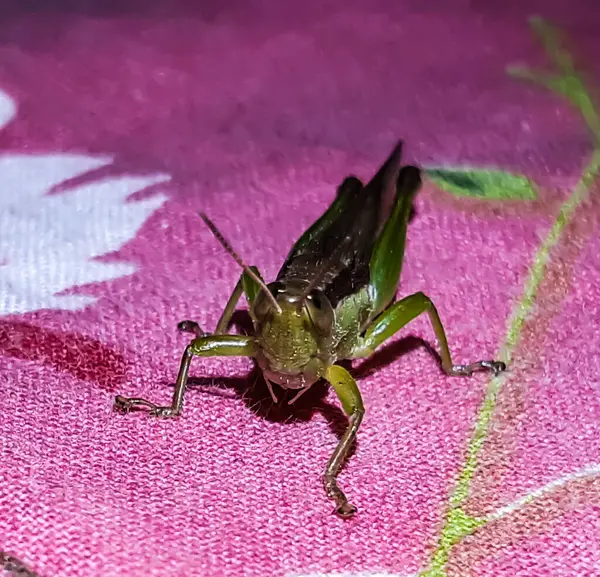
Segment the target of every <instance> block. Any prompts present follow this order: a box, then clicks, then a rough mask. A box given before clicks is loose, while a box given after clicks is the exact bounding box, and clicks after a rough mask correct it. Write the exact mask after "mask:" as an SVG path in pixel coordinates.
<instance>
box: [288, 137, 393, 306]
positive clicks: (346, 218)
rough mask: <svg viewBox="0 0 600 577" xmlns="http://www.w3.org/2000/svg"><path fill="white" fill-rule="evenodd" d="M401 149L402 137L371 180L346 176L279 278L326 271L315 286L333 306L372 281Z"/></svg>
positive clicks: (305, 275) (300, 241) (312, 276)
mask: <svg viewBox="0 0 600 577" xmlns="http://www.w3.org/2000/svg"><path fill="white" fill-rule="evenodd" d="M401 153H402V142H399V143H398V144H397V145H396V147H395V148H394V150H393V151H392V153H391V154H390V156H389V158H388V159H387V160H386V161H385V163H384V164H383V165H382V166H381V168H380V169H379V170H378V171H377V173H376V174H375V176H374V177H373V178H372V179H371V180H370V181H369V183H368V184H367V185H366V186H363V185H362V183H361V182H360V180H359V179H358V178H355V177H353V176H349V177H347V178H346V179H345V180H344V182H343V183H342V184H341V186H340V187H339V188H338V193H337V197H336V199H335V200H334V201H333V203H332V204H331V206H330V207H329V209H328V210H327V211H326V212H325V213H324V214H323V215H322V216H321V218H319V219H318V220H317V221H316V222H315V223H314V224H313V225H312V226H311V227H310V228H309V229H308V230H307V231H306V232H305V233H304V234H303V235H302V237H300V239H299V240H298V241H297V242H296V244H295V245H294V246H293V247H292V250H291V251H290V253H289V254H288V256H287V258H286V261H285V263H284V264H283V266H282V267H281V270H280V271H279V274H278V275H277V280H278V281H284V280H291V279H305V280H308V281H309V282H310V281H312V280H313V279H315V277H316V276H317V275H321V277H322V278H321V279H320V280H319V281H318V282H317V284H316V286H315V287H314V288H318V289H320V290H322V291H323V292H324V293H325V295H326V296H327V298H328V299H329V301H330V302H331V304H332V306H333V307H335V306H336V305H337V303H338V302H339V301H340V300H342V299H343V298H344V297H347V296H349V295H351V294H354V293H355V292H357V291H358V290H360V289H361V288H362V287H364V286H365V285H367V284H368V282H369V261H370V259H371V254H372V252H373V247H374V245H375V241H376V240H377V235H378V233H379V231H380V228H381V225H382V224H383V222H385V220H386V218H387V216H388V214H387V212H389V207H390V206H391V201H392V200H393V195H394V192H395V190H394V189H395V182H396V178H397V176H398V172H399V170H400V157H401ZM332 257H333V258H332ZM332 260H333V262H331V261H332ZM323 267H327V270H326V271H323Z"/></svg>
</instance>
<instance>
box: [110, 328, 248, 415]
mask: <svg viewBox="0 0 600 577" xmlns="http://www.w3.org/2000/svg"><path fill="white" fill-rule="evenodd" d="M255 352H256V345H255V342H254V339H253V338H252V337H245V336H238V335H208V336H205V337H199V338H195V339H194V340H193V341H192V342H191V343H190V344H189V345H188V346H187V347H185V351H184V352H183V357H182V359H181V365H180V367H179V374H178V375H177V381H176V383H175V392H174V393H173V400H172V401H171V404H170V405H168V406H162V405H157V404H155V403H152V402H150V401H147V400H146V399H142V398H139V397H122V396H121V395H118V396H117V397H116V398H115V408H117V409H121V410H123V411H129V410H130V409H132V408H133V407H140V406H142V407H148V408H150V409H151V411H150V414H151V415H153V416H156V417H176V416H177V415H179V414H180V413H181V409H182V406H183V396H184V394H185V389H186V385H187V381H188V376H189V372H190V364H191V362H192V357H194V356H199V357H252V356H254V354H255Z"/></svg>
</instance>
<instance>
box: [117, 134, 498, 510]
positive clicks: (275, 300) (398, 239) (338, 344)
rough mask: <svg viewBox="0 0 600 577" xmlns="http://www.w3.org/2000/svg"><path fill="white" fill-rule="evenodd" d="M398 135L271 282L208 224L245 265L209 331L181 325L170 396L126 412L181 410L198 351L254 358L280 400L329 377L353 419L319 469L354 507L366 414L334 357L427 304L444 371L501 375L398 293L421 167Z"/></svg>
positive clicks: (348, 181)
mask: <svg viewBox="0 0 600 577" xmlns="http://www.w3.org/2000/svg"><path fill="white" fill-rule="evenodd" d="M401 152H402V141H400V142H398V143H397V145H396V146H395V148H394V149H393V151H392V153H391V154H390V156H389V158H388V159H387V160H386V161H385V163H384V164H383V165H382V166H381V167H380V169H379V170H378V171H377V173H376V174H375V175H374V176H373V178H372V179H371V180H370V181H369V182H368V183H367V184H366V185H363V183H362V182H361V181H360V180H359V179H358V178H356V177H354V176H348V177H347V178H345V179H344V180H343V182H342V184H341V185H340V186H339V187H338V190H337V194H336V197H335V199H334V200H333V202H332V203H331V205H330V206H329V208H328V209H327V210H326V211H325V212H324V213H323V215H322V216H321V217H320V218H319V219H318V220H317V221H316V222H315V223H314V224H313V225H312V226H310V227H309V228H308V230H307V231H306V232H305V233H304V234H303V235H302V236H301V237H300V239H299V240H298V241H297V242H296V244H295V245H294V246H293V247H292V249H291V251H290V252H289V254H288V256H287V258H286V260H285V263H284V264H283V266H282V267H281V270H280V271H279V274H278V275H277V278H276V280H275V281H274V282H271V283H269V284H265V282H264V281H263V279H262V277H261V276H260V273H259V271H258V269H257V268H256V267H250V266H247V265H246V264H244V262H243V261H242V259H241V258H240V257H239V256H238V255H237V253H235V251H234V250H233V248H232V247H231V245H230V244H229V243H228V242H227V240H226V239H225V238H224V237H223V235H222V234H221V233H220V232H219V231H218V229H217V228H216V227H215V225H214V224H213V223H212V222H211V221H210V220H209V219H208V217H206V215H204V214H202V215H201V216H202V218H203V219H204V221H205V223H206V224H207V226H208V227H209V228H210V230H211V231H212V232H213V234H214V235H215V236H216V238H217V239H218V240H219V242H220V243H221V244H222V245H223V247H224V248H225V249H226V250H227V252H228V253H229V254H230V255H231V256H232V257H233V258H234V259H235V260H236V261H237V262H238V264H239V265H240V266H241V267H242V269H243V271H242V273H241V276H240V278H239V280H238V282H237V284H236V286H235V288H234V290H233V293H232V295H231V297H230V298H229V301H228V302H227V304H226V306H225V310H224V311H223V313H222V315H221V318H220V320H219V321H218V323H217V327H216V330H215V332H214V333H213V334H208V333H205V332H203V331H202V329H201V328H200V326H199V325H198V324H197V323H195V322H193V321H182V322H181V323H179V325H178V328H179V330H180V331H184V332H190V333H193V334H194V335H195V338H193V340H192V341H191V342H190V344H189V345H188V346H187V347H186V348H185V351H184V353H183V358H182V360H181V366H180V369H179V374H178V376H177V381H176V384H175V392H174V394H173V399H172V402H171V404H170V405H168V406H160V405H156V404H154V403H152V402H150V401H147V400H146V399H142V398H127V397H122V396H117V398H116V400H115V407H116V408H117V409H121V410H124V411H128V410H129V409H132V408H134V407H141V406H145V407H148V408H149V409H150V412H151V414H152V415H155V416H159V417H174V416H177V415H179V414H180V413H181V411H182V405H183V397H184V393H185V389H186V383H187V381H188V374H189V370H190V363H191V360H192V358H193V357H194V356H200V357H217V356H244V357H253V358H254V359H255V360H256V362H257V363H258V365H259V367H260V368H261V370H262V373H263V375H264V377H265V381H266V383H267V386H268V388H269V392H270V394H271V396H272V398H273V401H274V402H277V397H276V395H275V391H274V389H273V384H275V385H278V386H279V387H282V388H283V389H293V390H295V391H297V394H296V395H295V396H294V397H293V398H292V400H291V401H290V403H293V402H294V401H295V400H296V399H297V398H298V397H299V396H300V395H302V394H304V393H305V392H306V391H307V390H308V389H309V388H310V387H311V386H312V385H313V384H314V383H315V382H317V381H318V380H319V379H321V378H324V379H325V380H326V381H328V382H329V383H330V385H331V386H332V388H333V389H334V391H335V393H336V394H337V397H338V399H339V401H340V403H341V405H342V408H343V410H344V412H345V413H346V415H347V416H348V426H347V428H346V430H345V432H344V434H343V436H342V437H341V439H340V441H339V443H338V445H337V447H336V449H335V451H334V452H333V454H332V455H331V458H330V459H329V461H328V463H327V466H326V468H325V472H324V475H323V483H324V488H325V491H326V494H327V496H328V497H329V498H330V499H332V500H333V501H334V502H335V505H336V509H335V511H336V513H337V514H338V515H339V516H340V517H342V518H350V517H352V516H353V515H354V514H355V512H356V510H357V509H356V507H354V506H353V505H352V504H350V502H349V501H348V499H347V498H346V495H345V494H344V492H343V491H342V489H341V488H340V487H339V485H338V482H337V476H338V473H339V471H340V469H341V467H342V464H343V462H344V460H345V459H346V457H347V455H348V452H349V450H350V448H351V446H352V443H353V442H354V439H355V437H356V434H357V431H358V429H359V427H360V424H361V421H362V420H363V416H364V414H365V408H364V405H363V401H362V398H361V394H360V391H359V389H358V386H357V384H356V382H355V380H354V379H353V377H352V376H351V374H350V373H349V372H348V371H347V370H346V369H345V368H344V367H342V366H340V365H339V364H336V363H337V362H338V361H343V360H346V361H349V360H352V359H358V358H364V357H368V356H370V355H372V354H373V353H374V352H375V350H376V349H377V348H378V347H379V346H380V345H382V344H383V343H384V342H385V341H387V340H388V339H390V337H392V336H393V335H395V334H396V333H397V332H398V331H399V330H400V329H401V328H402V327H404V326H405V325H407V324H408V323H409V322H411V321H412V320H414V319H415V318H416V317H418V316H419V315H421V314H422V313H427V314H428V316H429V320H430V321H431V325H432V327H433V331H434V333H435V335H436V337H437V340H438V343H439V347H440V359H441V366H442V368H443V370H444V372H445V373H446V374H448V375H457V376H469V375H471V374H473V373H474V372H475V371H482V370H483V371H491V372H492V373H494V374H498V373H500V372H501V371H504V370H505V369H506V366H505V364H504V363H502V362H499V361H493V360H489V361H477V362H474V363H471V364H466V365H455V364H453V362H452V357H451V354H450V350H449V347H448V341H447V338H446V333H445V330H444V327H443V325H442V322H441V320H440V316H439V314H438V312H437V310H436V308H435V306H434V304H433V302H432V301H431V300H430V299H429V297H427V296H426V295H425V294H424V293H422V292H418V293H415V294H413V295H410V296H407V297H405V298H403V299H402V300H399V301H397V302H395V298H396V291H397V289H398V284H399V280H400V273H401V270H402V263H403V258H404V251H405V244H406V234H407V228H408V221H409V215H410V213H411V209H412V202H413V199H414V197H415V195H416V194H417V192H418V190H419V189H420V188H421V183H422V179H421V171H420V169H419V168H417V167H415V166H409V165H406V166H401V163H400V158H401ZM242 293H245V295H246V299H247V301H248V305H249V312H250V316H251V317H252V323H253V327H254V335H253V336H243V335H235V334H228V332H227V331H228V327H229V323H230V320H231V317H232V315H233V312H234V309H235V307H236V305H237V302H238V301H239V299H240V297H241V296H242Z"/></svg>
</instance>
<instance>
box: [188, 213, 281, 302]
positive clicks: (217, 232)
mask: <svg viewBox="0 0 600 577" xmlns="http://www.w3.org/2000/svg"><path fill="white" fill-rule="evenodd" d="M200 218H202V220H203V221H204V223H205V224H206V226H208V228H209V229H210V232H212V233H213V234H214V235H215V238H216V239H217V240H218V241H219V243H221V245H222V246H223V248H224V249H225V250H226V251H227V252H228V253H229V254H230V255H231V256H232V257H233V260H235V262H237V263H238V264H239V265H240V266H241V267H242V268H243V269H244V271H245V272H247V273H248V274H249V275H250V276H251V277H252V278H253V279H254V280H255V281H256V282H257V283H258V284H259V285H260V287H261V288H262V289H263V290H264V291H265V293H266V294H267V298H268V299H269V300H270V301H271V303H272V304H273V306H274V307H275V309H276V310H277V312H278V313H281V312H283V311H282V310H281V307H280V306H279V303H278V302H277V300H276V299H275V297H274V296H273V295H272V294H271V291H270V290H269V288H268V287H267V285H266V284H265V282H264V281H263V280H262V279H261V278H260V277H259V276H258V275H257V274H256V273H255V272H254V271H253V270H252V269H251V268H250V267H249V266H248V265H247V264H246V263H245V262H244V261H243V260H242V259H241V258H240V256H239V255H238V253H237V252H235V250H233V247H232V246H231V244H230V243H229V241H228V240H227V239H226V238H225V237H224V236H223V234H222V233H221V231H220V230H219V229H218V228H217V227H216V226H215V224H214V223H213V221H212V220H210V218H208V216H206V214H205V213H203V212H201V213H200Z"/></svg>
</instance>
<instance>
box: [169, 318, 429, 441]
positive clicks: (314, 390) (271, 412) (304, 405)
mask: <svg viewBox="0 0 600 577" xmlns="http://www.w3.org/2000/svg"><path fill="white" fill-rule="evenodd" d="M231 324H232V325H233V326H235V327H236V328H237V329H238V330H239V331H240V332H241V333H243V334H251V333H252V321H251V318H250V315H249V314H248V311H246V310H237V311H236V312H235V313H234V314H233V316H232V320H231ZM421 347H424V348H426V349H427V350H428V351H429V352H430V353H431V354H432V356H433V357H434V358H435V359H436V360H438V362H439V355H438V354H437V351H435V349H434V348H433V347H432V346H431V345H430V344H429V343H427V342H426V341H424V340H423V339H420V338H417V337H414V336H407V337H405V338H402V339H400V340H398V341H395V342H394V343H392V344H390V345H388V346H386V347H382V348H381V349H379V350H378V351H376V353H375V354H374V355H373V356H372V357H369V358H368V359H367V360H365V361H363V362H362V363H361V364H360V365H358V366H356V367H352V364H351V363H350V362H349V361H341V362H340V365H342V366H344V367H345V368H346V369H348V371H350V373H351V374H352V375H353V376H354V377H355V378H357V379H360V378H364V377H366V376H369V375H370V374H372V373H375V372H377V371H378V370H379V369H381V368H382V367H385V366H387V365H389V364H391V363H393V362H394V361H396V360H397V359H398V358H399V357H401V356H403V355H405V354H407V353H409V352H411V351H413V350H415V349H418V348H421ZM171 386H174V383H171ZM188 388H189V390H190V391H191V390H196V391H198V392H201V393H202V394H207V395H214V396H218V397H226V398H233V399H241V400H242V401H243V402H244V403H245V405H246V406H247V407H248V408H249V409H250V410H251V411H252V412H253V413H254V414H255V415H257V416H258V417H260V418H262V419H265V420H267V421H269V422H277V423H291V422H307V421H310V420H311V419H312V418H313V416H314V414H315V413H320V414H321V415H322V416H323V417H324V418H325V420H326V421H327V423H328V425H329V427H330V429H331V431H332V432H333V433H334V434H335V435H336V436H337V437H338V438H341V437H342V435H343V434H344V431H345V430H346V428H347V426H348V418H347V417H346V415H345V414H344V412H343V411H342V409H341V408H340V407H338V406H337V405H336V404H333V403H331V402H329V401H328V400H327V396H328V392H329V387H328V385H327V383H326V382H325V381H324V380H319V381H317V382H316V383H315V384H314V385H313V386H312V387H311V388H310V389H309V390H308V391H307V392H306V393H304V394H303V395H302V396H301V397H300V398H299V399H298V400H297V401H296V402H295V403H293V404H292V405H290V404H288V403H289V401H290V400H291V399H292V398H293V397H294V396H295V395H296V392H297V391H293V390H288V391H286V390H284V389H280V388H278V389H277V391H276V395H277V400H278V402H277V403H274V402H273V399H272V398H271V395H270V393H269V389H268V388H267V384H266V382H265V380H264V377H263V374H262V371H261V370H260V368H259V367H258V365H257V364H256V363H255V364H254V367H253V368H252V370H251V372H250V373H248V374H246V375H243V376H239V377H219V378H214V377H190V378H189V380H188ZM228 391H229V392H231V393H233V394H230V393H229V392H228Z"/></svg>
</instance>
